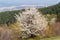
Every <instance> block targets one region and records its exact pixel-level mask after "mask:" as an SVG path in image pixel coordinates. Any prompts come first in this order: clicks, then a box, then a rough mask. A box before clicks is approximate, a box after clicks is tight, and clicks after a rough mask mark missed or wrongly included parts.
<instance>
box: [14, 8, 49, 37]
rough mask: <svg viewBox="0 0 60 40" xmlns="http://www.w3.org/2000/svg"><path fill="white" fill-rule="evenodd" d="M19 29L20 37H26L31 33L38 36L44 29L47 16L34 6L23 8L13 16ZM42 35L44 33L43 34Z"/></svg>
mask: <svg viewBox="0 0 60 40" xmlns="http://www.w3.org/2000/svg"><path fill="white" fill-rule="evenodd" d="M15 18H16V19H17V21H18V25H19V26H20V29H21V35H20V36H21V37H22V38H28V37H31V36H32V35H35V36H39V35H40V33H41V32H42V31H45V30H46V26H47V23H48V22H47V18H46V17H45V16H44V15H42V14H41V13H40V12H38V9H36V8H30V9H25V11H24V12H22V13H19V15H16V17H15ZM43 35H44V34H43Z"/></svg>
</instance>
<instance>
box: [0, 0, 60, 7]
mask: <svg viewBox="0 0 60 40" xmlns="http://www.w3.org/2000/svg"><path fill="white" fill-rule="evenodd" d="M59 2H60V0H0V7H2V6H16V5H49V6H50V5H54V4H57V3H59Z"/></svg>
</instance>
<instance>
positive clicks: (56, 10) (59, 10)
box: [0, 3, 60, 24]
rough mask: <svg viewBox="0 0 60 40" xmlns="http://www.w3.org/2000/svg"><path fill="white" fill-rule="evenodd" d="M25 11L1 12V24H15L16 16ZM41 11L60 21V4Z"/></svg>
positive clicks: (40, 9)
mask: <svg viewBox="0 0 60 40" xmlns="http://www.w3.org/2000/svg"><path fill="white" fill-rule="evenodd" d="M24 10H25V9H22V10H13V11H5V12H0V24H4V23H8V22H10V23H14V22H15V18H14V16H15V14H18V13H19V12H22V11H24ZM39 11H41V12H42V13H43V14H55V15H57V19H58V21H60V3H58V4H56V5H53V6H49V7H45V8H39ZM6 15H7V16H6Z"/></svg>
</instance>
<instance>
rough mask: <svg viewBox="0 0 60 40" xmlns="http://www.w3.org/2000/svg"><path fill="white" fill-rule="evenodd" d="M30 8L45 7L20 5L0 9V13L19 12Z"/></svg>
mask: <svg viewBox="0 0 60 40" xmlns="http://www.w3.org/2000/svg"><path fill="white" fill-rule="evenodd" d="M31 7H35V8H43V7H46V6H44V5H20V6H10V7H0V12H3V11H12V10H20V9H25V8H31Z"/></svg>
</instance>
